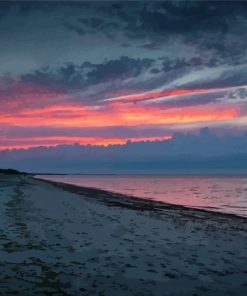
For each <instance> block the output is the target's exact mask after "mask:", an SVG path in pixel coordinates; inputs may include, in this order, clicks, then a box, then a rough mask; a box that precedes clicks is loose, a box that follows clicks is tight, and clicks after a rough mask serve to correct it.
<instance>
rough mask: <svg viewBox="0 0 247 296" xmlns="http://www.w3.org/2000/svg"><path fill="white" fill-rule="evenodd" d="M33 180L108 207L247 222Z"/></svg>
mask: <svg viewBox="0 0 247 296" xmlns="http://www.w3.org/2000/svg"><path fill="white" fill-rule="evenodd" d="M33 178H34V179H35V180H39V181H41V182H45V183H48V184H51V185H54V186H56V187H58V188H60V189H63V190H65V191H68V192H71V193H75V194H78V195H81V196H84V197H85V196H86V198H89V199H91V200H95V201H99V202H103V203H105V204H107V205H109V206H115V207H123V208H129V209H133V210H137V211H138V210H139V211H150V212H155V213H159V214H162V213H163V214H164V213H169V211H170V212H172V213H173V214H174V213H176V214H180V215H183V216H189V214H190V215H191V216H192V218H200V219H207V218H216V219H217V218H218V219H219V218H221V219H233V220H239V221H241V222H243V223H246V222H247V217H245V216H240V215H236V214H232V213H224V212H218V211H214V210H212V211H211V210H207V209H202V208H196V207H195V208H193V207H189V206H183V205H178V204H171V203H166V202H162V201H156V200H152V199H146V198H142V197H136V196H132V195H126V194H121V193H117V192H113V191H108V190H103V189H99V188H94V187H84V186H79V185H74V184H69V183H64V182H56V181H51V180H46V179H41V178H38V177H33ZM210 216H211V217H210Z"/></svg>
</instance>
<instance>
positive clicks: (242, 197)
mask: <svg viewBox="0 0 247 296" xmlns="http://www.w3.org/2000/svg"><path fill="white" fill-rule="evenodd" d="M37 177H39V178H43V179H48V180H53V181H57V182H64V183H69V184H74V185H79V186H83V187H91V188H100V189H104V190H108V191H112V192H118V193H123V194H127V195H132V196H136V197H142V198H147V199H153V200H158V201H163V202H168V203H172V204H179V205H184V206H188V207H195V208H202V209H207V210H212V211H219V212H225V213H233V214H237V215H240V216H245V217H247V177H242V176H241V177H236V176H234V177H225V176H224V177H215V176H212V177H204V176H200V177H194V176H185V177H184V176H182V177H178V176H176V177H173V176H172V177H170V176H109V175H83V176H81V175H80V176H79V175H77V176H76V175H66V176H61V175H42V176H37Z"/></svg>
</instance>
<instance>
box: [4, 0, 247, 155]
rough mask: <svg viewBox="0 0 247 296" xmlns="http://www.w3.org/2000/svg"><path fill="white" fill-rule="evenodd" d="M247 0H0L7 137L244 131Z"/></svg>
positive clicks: (100, 139) (50, 141)
mask: <svg viewBox="0 0 247 296" xmlns="http://www.w3.org/2000/svg"><path fill="white" fill-rule="evenodd" d="M246 8H247V5H246V3H245V2H221V1H217V2H207V1H189V2H188V1H165V2H160V1H154V2H150V1H148V2H147V1H145V2H143V1H142V2H128V3H127V2H120V1H114V2H103V1H100V2H73V3H66V2H64V3H60V4H59V5H58V4H57V3H54V2H46V3H42V2H32V3H27V2H11V3H0V24H1V26H0V38H1V48H0V63H1V71H0V103H1V109H0V133H1V143H0V149H6V148H18V147H31V146H39V145H57V144H63V143H64V144H65V143H66V144H69V143H74V142H78V143H81V144H103V145H108V144H110V143H125V142H126V141H127V140H130V139H132V140H133V141H138V140H144V139H147V140H155V139H160V140H161V139H167V138H170V137H172V135H173V134H174V133H175V132H177V131H181V132H187V131H191V132H196V131H197V130H199V129H200V128H201V127H203V126H210V128H211V129H215V131H217V132H220V131H222V132H224V131H226V130H228V131H231V133H235V134H238V133H239V132H241V131H244V130H245V129H246V124H247V114H246V110H247V108H246V96H247V59H246V56H247V55H246V49H247V44H246V42H247V41H246V40H247V39H246V38H244V36H245V32H246V29H247V21H246V16H247V15H246V14H247V13H246V11H247V9H246ZM233 45H234V46H233Z"/></svg>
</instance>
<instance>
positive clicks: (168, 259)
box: [0, 174, 247, 296]
mask: <svg viewBox="0 0 247 296" xmlns="http://www.w3.org/2000/svg"><path fill="white" fill-rule="evenodd" d="M0 217H1V219H0V295H24V296H26V295H27V296H28V295H37V296H42V295H57V296H59V295H72V296H73V295H75V296H78V295H99V296H100V295H101V296H104V295H107V296H112V295H114V296H115V295H117V296H121V295H138V296H151V295H154V296H160V295H186V296H187V295H188V296H196V295H217V296H220V295H222V296H225V295H240V296H244V295H246V293H247V223H246V222H247V220H246V219H245V218H241V217H237V216H234V215H226V214H217V213H210V212H207V211H203V210H196V209H187V208H184V207H181V206H172V205H167V204H164V203H161V202H160V203H159V202H153V201H147V200H142V199H137V198H131V197H127V196H122V195H120V194H114V193H110V192H105V191H102V190H96V189H86V188H81V187H77V186H73V185H66V184H56V183H52V182H48V181H42V180H38V179H35V178H33V177H31V176H23V175H20V176H7V175H4V174H2V175H0Z"/></svg>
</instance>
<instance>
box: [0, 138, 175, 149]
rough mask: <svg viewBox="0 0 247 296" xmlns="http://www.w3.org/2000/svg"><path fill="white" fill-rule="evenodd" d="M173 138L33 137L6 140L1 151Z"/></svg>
mask: <svg viewBox="0 0 247 296" xmlns="http://www.w3.org/2000/svg"><path fill="white" fill-rule="evenodd" d="M171 138H172V136H170V135H167V136H161V137H148V136H147V137H140V138H127V139H126V138H96V137H57V136H52V137H32V138H31V139H30V138H21V139H19V138H18V140H16V139H6V144H5V145H3V144H2V145H1V144H0V150H2V149H17V148H18V149H19V148H23V149H26V148H30V147H37V146H56V145H61V144H63V145H64V144H73V143H78V144H81V145H88V144H90V145H101V146H108V145H112V144H125V143H126V142H127V141H128V140H130V141H131V142H140V141H163V140H168V139H171Z"/></svg>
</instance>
